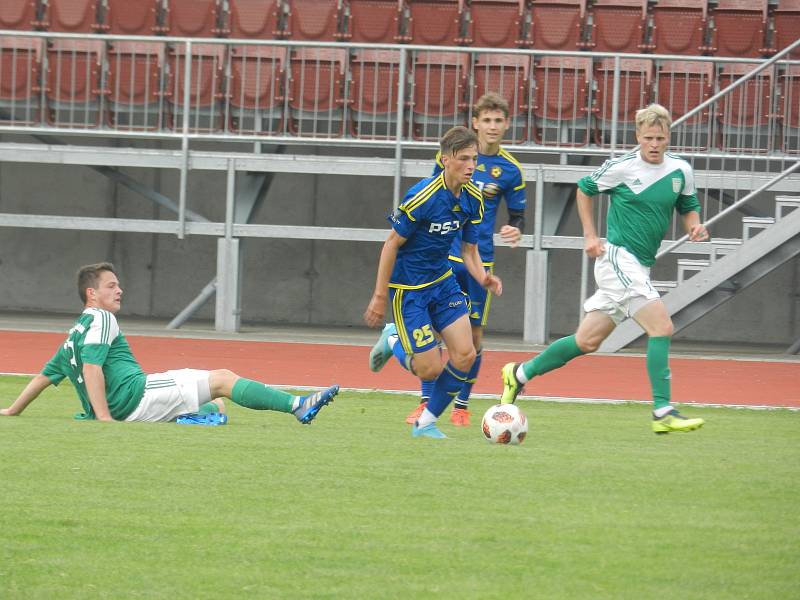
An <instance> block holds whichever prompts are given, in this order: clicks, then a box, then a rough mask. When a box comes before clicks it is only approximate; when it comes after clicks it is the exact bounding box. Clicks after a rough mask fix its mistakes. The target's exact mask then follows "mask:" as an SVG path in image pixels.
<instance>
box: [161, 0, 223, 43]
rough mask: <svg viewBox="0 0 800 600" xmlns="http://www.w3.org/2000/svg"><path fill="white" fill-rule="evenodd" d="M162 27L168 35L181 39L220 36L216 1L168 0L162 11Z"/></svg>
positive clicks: (220, 30)
mask: <svg viewBox="0 0 800 600" xmlns="http://www.w3.org/2000/svg"><path fill="white" fill-rule="evenodd" d="M164 27H165V29H166V31H167V33H168V34H169V35H174V36H182V37H215V36H217V35H220V34H222V33H223V32H222V29H221V28H220V27H219V12H218V6H217V0H169V3H168V5H167V9H166V11H164Z"/></svg>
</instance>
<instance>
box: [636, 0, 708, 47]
mask: <svg viewBox="0 0 800 600" xmlns="http://www.w3.org/2000/svg"><path fill="white" fill-rule="evenodd" d="M650 12H651V14H652V15H653V31H652V34H651V35H652V39H651V41H652V49H653V52H655V53H656V54H685V55H695V54H703V53H704V52H707V51H708V50H709V47H708V45H707V44H706V35H707V31H706V29H707V27H708V13H707V8H706V0H658V3H657V4H656V5H655V6H653V7H652V8H651V9H650Z"/></svg>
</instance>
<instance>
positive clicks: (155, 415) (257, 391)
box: [0, 263, 339, 424]
mask: <svg viewBox="0 0 800 600" xmlns="http://www.w3.org/2000/svg"><path fill="white" fill-rule="evenodd" d="M78 295H79V296H80V298H81V301H82V302H83V304H84V310H83V312H82V313H81V315H80V316H79V317H78V319H77V320H76V321H75V324H74V325H73V326H72V328H71V329H70V330H69V333H68V334H67V338H66V340H64V343H63V344H62V345H61V346H60V347H59V348H58V350H57V351H56V353H55V354H54V355H53V357H52V358H51V359H50V361H48V363H47V364H46V365H45V367H44V369H43V370H42V372H41V373H40V374H39V375H36V376H35V377H34V378H33V379H32V380H31V381H30V383H28V385H27V386H26V387H25V389H24V390H23V391H22V393H21V394H20V395H19V397H17V399H16V400H15V401H14V403H13V404H12V405H11V406H10V407H9V408H5V409H1V410H0V415H2V416H15V415H19V414H20V413H22V412H23V411H24V410H25V408H26V407H27V406H28V405H29V404H30V403H31V402H33V401H34V400H35V399H36V398H37V397H38V396H39V394H41V393H42V391H44V390H45V389H46V388H47V387H48V386H50V385H58V384H59V383H61V382H62V381H63V380H64V379H66V378H68V379H69V380H70V381H71V382H72V385H73V386H74V387H75V390H76V391H77V393H78V397H79V398H80V401H81V405H82V407H83V412H82V413H79V414H78V415H77V416H76V418H80V419H97V420H99V421H172V420H175V419H176V418H177V417H179V416H181V415H186V414H195V413H198V412H209V409H211V411H215V410H219V409H223V410H224V403H223V402H222V400H221V398H230V399H232V400H233V401H234V402H235V403H236V404H239V405H241V406H244V407H246V408H252V409H256V410H276V411H280V412H287V413H292V414H294V416H295V417H296V418H297V420H298V421H300V423H304V424H305V423H310V422H311V421H312V420H313V419H314V417H315V416H316V415H317V413H318V412H319V410H320V409H321V408H322V407H323V406H325V405H326V404H328V403H329V402H331V401H332V400H333V397H334V396H335V395H336V394H337V393H338V392H339V386H332V387H330V388H328V389H326V390H323V391H320V392H316V393H314V394H311V395H309V396H293V395H291V394H288V393H286V392H284V391H281V390H277V389H274V388H270V387H268V386H266V385H264V384H262V383H258V382H256V381H250V380H248V379H245V378H243V377H239V376H238V375H236V374H235V373H233V372H232V371H229V370H227V369H217V370H213V371H201V370H196V369H181V370H175V371H167V372H165V373H157V374H154V375H145V373H144V372H143V371H142V369H141V367H140V366H139V363H138V362H136V359H135V358H134V357H133V353H132V352H131V349H130V346H129V345H128V342H127V340H126V339H125V336H124V335H122V332H121V331H120V329H119V325H118V324H117V319H116V317H115V316H114V315H115V314H116V313H117V312H118V311H119V309H120V306H121V301H122V288H121V287H120V285H119V281H118V279H117V276H116V273H115V271H114V266H113V265H112V264H110V263H98V264H94V265H87V266H85V267H81V269H80V270H79V271H78Z"/></svg>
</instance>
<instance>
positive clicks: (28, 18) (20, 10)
mask: <svg viewBox="0 0 800 600" xmlns="http://www.w3.org/2000/svg"><path fill="white" fill-rule="evenodd" d="M38 11H39V3H38V1H37V0H3V1H2V2H0V29H19V30H21V31H30V30H32V29H35V28H38V27H41V26H42V23H41V21H39V17H38Z"/></svg>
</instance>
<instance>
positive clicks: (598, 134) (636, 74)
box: [594, 58, 653, 147]
mask: <svg viewBox="0 0 800 600" xmlns="http://www.w3.org/2000/svg"><path fill="white" fill-rule="evenodd" d="M614 62H615V61H614V59H613V58H606V59H603V60H601V61H600V62H599V63H598V64H597V66H596V67H595V71H594V75H595V84H596V85H597V91H596V96H595V105H596V128H595V141H596V142H597V143H598V144H599V145H601V146H606V145H609V144H610V142H611V133H612V131H611V127H612V119H613V118H614V113H615V109H614V103H613V85H614ZM652 82H653V62H652V61H650V60H639V59H622V60H620V82H619V102H618V104H617V107H616V117H617V145H618V146H623V147H625V146H635V145H636V143H637V142H636V111H637V110H639V109H640V108H643V107H644V106H647V105H648V104H649V103H650V96H651V92H652Z"/></svg>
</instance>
